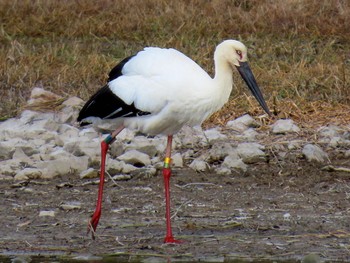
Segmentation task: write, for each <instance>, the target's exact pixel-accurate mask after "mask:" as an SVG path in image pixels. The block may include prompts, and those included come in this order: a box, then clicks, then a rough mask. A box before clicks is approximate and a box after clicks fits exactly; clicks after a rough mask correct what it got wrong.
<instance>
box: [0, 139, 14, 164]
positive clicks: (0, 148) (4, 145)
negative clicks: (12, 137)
mask: <svg viewBox="0 0 350 263" xmlns="http://www.w3.org/2000/svg"><path fill="white" fill-rule="evenodd" d="M14 152H15V147H14V145H13V144H12V143H11V142H10V141H4V142H0V160H8V159H11V158H12V155H13V153H14Z"/></svg>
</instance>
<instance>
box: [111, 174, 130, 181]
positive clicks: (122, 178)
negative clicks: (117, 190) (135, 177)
mask: <svg viewBox="0 0 350 263" xmlns="http://www.w3.org/2000/svg"><path fill="white" fill-rule="evenodd" d="M112 178H113V180H114V181H127V180H130V179H131V175H129V174H116V175H114V176H113V177H112Z"/></svg>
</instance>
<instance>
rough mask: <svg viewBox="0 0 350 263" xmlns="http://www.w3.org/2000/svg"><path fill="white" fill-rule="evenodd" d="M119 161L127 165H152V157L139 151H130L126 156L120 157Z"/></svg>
mask: <svg viewBox="0 0 350 263" xmlns="http://www.w3.org/2000/svg"><path fill="white" fill-rule="evenodd" d="M118 159H119V160H121V161H124V162H125V163H128V164H132V165H136V166H147V165H150V164H151V159H150V157H149V156H148V155H147V154H145V153H142V152H139V151H137V150H130V151H127V152H125V153H124V154H122V155H120V156H118Z"/></svg>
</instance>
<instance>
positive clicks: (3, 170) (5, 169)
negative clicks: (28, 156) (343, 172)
mask: <svg viewBox="0 0 350 263" xmlns="http://www.w3.org/2000/svg"><path fill="white" fill-rule="evenodd" d="M19 169H20V167H19V163H13V160H6V161H2V162H1V163H0V175H6V176H14V175H16V173H17V171H18V170H19Z"/></svg>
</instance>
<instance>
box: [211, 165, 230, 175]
mask: <svg viewBox="0 0 350 263" xmlns="http://www.w3.org/2000/svg"><path fill="white" fill-rule="evenodd" d="M215 173H216V174H218V175H230V174H232V171H231V169H230V168H228V167H225V166H220V167H218V168H216V169H215Z"/></svg>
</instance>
